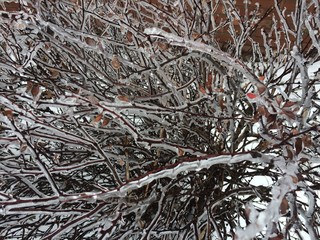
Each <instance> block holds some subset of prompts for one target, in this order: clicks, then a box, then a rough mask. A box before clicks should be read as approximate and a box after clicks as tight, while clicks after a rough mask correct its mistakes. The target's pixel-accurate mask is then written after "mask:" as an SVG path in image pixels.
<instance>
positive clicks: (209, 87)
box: [206, 73, 212, 93]
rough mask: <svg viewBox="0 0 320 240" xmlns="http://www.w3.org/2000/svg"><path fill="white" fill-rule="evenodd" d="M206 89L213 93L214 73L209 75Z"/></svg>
mask: <svg viewBox="0 0 320 240" xmlns="http://www.w3.org/2000/svg"><path fill="white" fill-rule="evenodd" d="M206 88H207V89H208V91H209V92H210V93H211V92H212V73H208V77H207V81H206Z"/></svg>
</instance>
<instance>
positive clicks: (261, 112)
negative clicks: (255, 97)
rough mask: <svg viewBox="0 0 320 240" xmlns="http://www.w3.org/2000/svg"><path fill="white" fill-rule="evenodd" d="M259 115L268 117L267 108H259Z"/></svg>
mask: <svg viewBox="0 0 320 240" xmlns="http://www.w3.org/2000/svg"><path fill="white" fill-rule="evenodd" d="M258 113H259V114H260V115H261V116H267V113H268V110H267V108H266V107H265V106H261V105H260V106H258Z"/></svg>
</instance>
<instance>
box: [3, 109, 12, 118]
mask: <svg viewBox="0 0 320 240" xmlns="http://www.w3.org/2000/svg"><path fill="white" fill-rule="evenodd" d="M3 115H4V116H6V117H7V118H9V119H10V120H12V119H13V111H12V110H11V109H5V110H4V111H3Z"/></svg>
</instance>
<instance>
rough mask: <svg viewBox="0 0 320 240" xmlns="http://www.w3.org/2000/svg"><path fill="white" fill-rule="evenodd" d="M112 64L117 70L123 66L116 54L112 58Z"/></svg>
mask: <svg viewBox="0 0 320 240" xmlns="http://www.w3.org/2000/svg"><path fill="white" fill-rule="evenodd" d="M111 65H112V67H113V68H114V69H115V70H119V69H120V67H121V63H120V61H119V59H118V58H117V57H116V56H113V58H112V60H111Z"/></svg>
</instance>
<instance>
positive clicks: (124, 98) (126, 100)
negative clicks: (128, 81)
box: [117, 95, 129, 102]
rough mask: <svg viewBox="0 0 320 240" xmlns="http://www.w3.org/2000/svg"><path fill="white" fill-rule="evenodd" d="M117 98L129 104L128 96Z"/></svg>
mask: <svg viewBox="0 0 320 240" xmlns="http://www.w3.org/2000/svg"><path fill="white" fill-rule="evenodd" d="M117 98H118V99H119V100H120V101H122V102H129V98H128V97H127V96H123V95H119V96H118V97H117Z"/></svg>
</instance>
